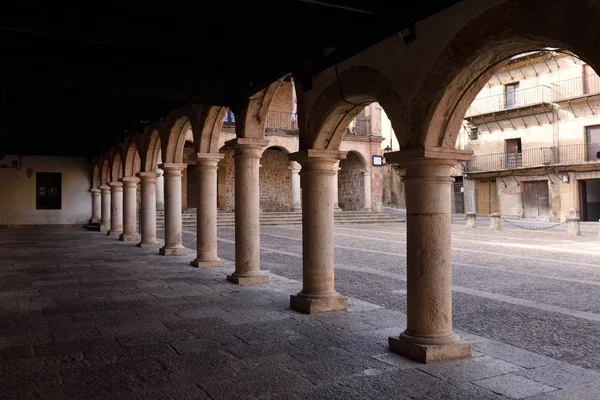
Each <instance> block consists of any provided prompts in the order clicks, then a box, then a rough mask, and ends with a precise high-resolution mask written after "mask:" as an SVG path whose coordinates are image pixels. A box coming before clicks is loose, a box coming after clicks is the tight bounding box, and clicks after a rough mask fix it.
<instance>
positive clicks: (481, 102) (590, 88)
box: [465, 73, 600, 118]
mask: <svg viewBox="0 0 600 400" xmlns="http://www.w3.org/2000/svg"><path fill="white" fill-rule="evenodd" d="M593 94H600V77H598V75H597V74H595V73H591V74H587V75H582V76H578V77H575V78H571V79H565V80H562V81H558V82H554V83H551V84H549V85H540V86H534V87H531V88H527V89H519V90H515V91H512V92H508V93H502V94H497V95H493V96H487V97H481V98H478V99H475V100H474V101H473V103H471V106H470V107H469V108H468V110H467V113H466V114H465V118H469V117H473V116H476V115H485V114H491V113H495V112H500V111H509V110H516V109H519V108H523V107H531V106H535V105H540V104H545V103H553V102H560V101H564V100H569V99H574V98H577V97H582V96H588V95H593Z"/></svg>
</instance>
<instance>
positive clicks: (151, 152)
mask: <svg viewBox="0 0 600 400" xmlns="http://www.w3.org/2000/svg"><path fill="white" fill-rule="evenodd" d="M143 154H144V159H143V160H141V162H142V166H143V169H144V172H152V171H155V170H156V167H157V165H158V164H160V163H161V162H163V161H162V152H161V140H160V133H159V132H158V130H157V129H153V130H152V131H151V133H150V138H149V140H148V145H147V146H146V149H145V151H144V153H143Z"/></svg>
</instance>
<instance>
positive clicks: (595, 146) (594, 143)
mask: <svg viewBox="0 0 600 400" xmlns="http://www.w3.org/2000/svg"><path fill="white" fill-rule="evenodd" d="M585 147H586V153H587V158H586V161H598V157H597V153H598V152H599V151H600V125H594V126H586V127H585Z"/></svg>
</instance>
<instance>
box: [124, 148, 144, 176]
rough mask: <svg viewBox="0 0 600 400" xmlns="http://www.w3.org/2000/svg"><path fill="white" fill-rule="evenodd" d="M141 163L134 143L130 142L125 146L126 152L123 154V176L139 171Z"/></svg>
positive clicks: (133, 174)
mask: <svg viewBox="0 0 600 400" xmlns="http://www.w3.org/2000/svg"><path fill="white" fill-rule="evenodd" d="M141 164H142V160H141V159H140V153H139V151H138V148H137V145H136V144H135V143H131V144H130V145H129V147H128V148H127V153H126V154H125V172H124V176H126V177H129V176H135V174H136V173H138V172H140V170H141Z"/></svg>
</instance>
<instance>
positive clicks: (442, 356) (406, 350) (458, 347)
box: [388, 337, 472, 364]
mask: <svg viewBox="0 0 600 400" xmlns="http://www.w3.org/2000/svg"><path fill="white" fill-rule="evenodd" d="M388 343H389V346H390V351H391V352H393V353H397V354H400V355H401V356H404V357H407V358H410V359H411V360H415V361H418V362H421V363H424V364H427V363H430V362H433V361H442V360H460V359H462V358H469V357H471V356H472V351H471V343H460V342H459V343H448V344H417V343H411V342H407V341H406V340H402V339H400V338H397V337H390V338H388Z"/></svg>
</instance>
